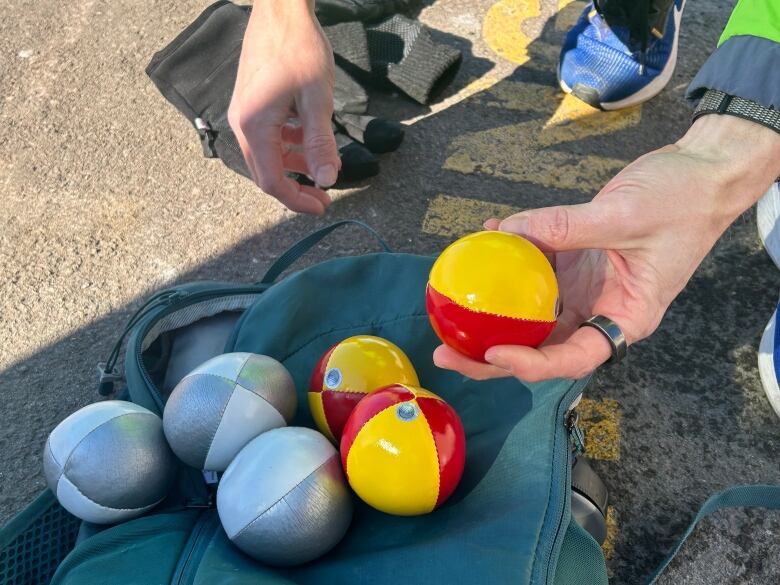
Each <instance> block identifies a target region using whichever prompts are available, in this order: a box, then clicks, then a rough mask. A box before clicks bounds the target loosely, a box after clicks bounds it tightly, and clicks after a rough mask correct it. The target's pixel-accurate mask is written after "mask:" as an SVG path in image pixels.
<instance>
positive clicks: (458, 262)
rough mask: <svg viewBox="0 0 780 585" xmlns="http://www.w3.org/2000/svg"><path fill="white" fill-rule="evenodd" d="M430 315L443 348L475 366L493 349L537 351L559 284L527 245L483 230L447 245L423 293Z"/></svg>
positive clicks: (551, 319) (552, 316) (553, 314)
mask: <svg viewBox="0 0 780 585" xmlns="http://www.w3.org/2000/svg"><path fill="white" fill-rule="evenodd" d="M426 306H427V308H428V316H429V317H430V320H431V325H432V326H433V330H434V331H435V332H436V335H438V336H439V339H441V340H442V341H443V342H444V343H445V344H447V345H449V346H450V347H452V348H454V349H456V350H457V351H459V352H460V353H462V354H464V355H467V356H469V357H470V358H472V359H475V360H478V361H484V356H485V352H486V351H487V350H488V348H490V347H493V346H494V345H529V346H532V347H536V346H537V345H539V344H540V343H542V341H544V340H545V339H546V338H547V336H548V335H549V334H550V332H551V331H552V330H553V327H555V322H556V320H557V318H558V282H557V280H556V278H555V273H554V272H553V269H552V266H550V263H549V262H548V261H547V258H546V257H545V255H544V254H543V253H542V252H541V250H539V248H537V247H536V246H534V245H533V244H532V243H531V242H529V241H528V240H526V239H525V238H521V237H520V236H516V235H514V234H508V233H505V232H497V231H485V232H477V233H474V234H470V235H468V236H465V237H463V238H461V239H459V240H457V241H455V242H453V243H452V244H450V245H449V246H448V247H447V248H446V249H445V250H444V252H442V253H441V255H440V256H439V257H438V258H437V259H436V262H434V264H433V268H432V269H431V274H430V276H429V278H428V288H427V291H426Z"/></svg>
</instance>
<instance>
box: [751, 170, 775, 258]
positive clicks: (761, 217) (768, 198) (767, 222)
mask: <svg viewBox="0 0 780 585" xmlns="http://www.w3.org/2000/svg"><path fill="white" fill-rule="evenodd" d="M756 224H757V225H758V235H759V237H760V238H761V241H762V242H763V244H764V248H766V251H767V253H768V254H769V256H770V257H771V258H772V261H773V262H774V263H775V266H777V267H778V268H780V184H778V183H774V184H773V185H772V186H771V187H770V188H769V191H767V192H766V193H764V196H763V197H761V199H759V200H758V205H756Z"/></svg>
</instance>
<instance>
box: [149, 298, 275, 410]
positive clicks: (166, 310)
mask: <svg viewBox="0 0 780 585" xmlns="http://www.w3.org/2000/svg"><path fill="white" fill-rule="evenodd" d="M266 288H267V287H265V286H263V287H260V286H252V287H240V288H222V289H217V290H210V291H200V292H193V293H190V292H186V291H178V293H179V294H178V295H177V296H171V297H169V300H168V301H167V302H166V303H165V304H164V305H163V309H162V310H161V311H160V312H159V313H158V314H157V316H156V317H157V320H160V319H162V318H163V317H165V316H167V315H170V314H171V313H174V312H176V311H179V310H181V309H183V308H185V307H188V306H190V305H194V304H195V303H199V302H202V301H205V300H208V299H210V298H216V297H224V296H228V295H231V296H232V295H245V294H259V293H262V292H263V291H264V290H265V289H266ZM183 298H186V299H187V300H186V302H184V303H179V302H177V303H176V306H175V307H172V306H171V305H173V301H180V300H181V299H183ZM155 308H160V306H159V305H158V306H156V307H155ZM152 326H153V324H151V323H149V324H147V325H146V327H144V328H143V329H141V330H139V332H138V336H137V338H136V346H135V365H136V367H137V368H138V371H139V372H141V378H142V379H143V381H144V383H145V384H146V387H147V389H148V390H151V392H150V393H151V394H152V398H153V399H154V401H155V402H156V403H157V406H158V407H159V408H160V410H162V409H163V408H164V407H165V402H164V400H163V397H162V394H161V393H160V390H159V389H158V388H157V386H156V385H155V383H154V382H153V381H152V378H151V376H150V375H149V372H147V371H146V367H145V366H144V364H143V359H142V357H141V355H142V348H141V345H142V344H143V340H144V337H146V334H147V333H149V330H150V329H151V328H152Z"/></svg>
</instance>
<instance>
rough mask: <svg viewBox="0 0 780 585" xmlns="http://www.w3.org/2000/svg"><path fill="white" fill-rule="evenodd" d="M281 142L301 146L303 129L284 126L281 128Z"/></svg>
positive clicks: (288, 125) (289, 125)
mask: <svg viewBox="0 0 780 585" xmlns="http://www.w3.org/2000/svg"><path fill="white" fill-rule="evenodd" d="M282 142H286V143H288V144H303V128H302V127H301V126H292V125H291V124H285V125H284V126H282Z"/></svg>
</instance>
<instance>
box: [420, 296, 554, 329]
mask: <svg viewBox="0 0 780 585" xmlns="http://www.w3.org/2000/svg"><path fill="white" fill-rule="evenodd" d="M433 290H436V289H435V288H434V289H433ZM436 292H437V293H438V294H440V295H441V296H442V297H444V298H445V299H447V300H448V301H450V302H451V303H452V304H454V305H458V307H459V308H461V309H463V310H464V311H469V312H470V313H478V314H480V315H490V316H491V317H499V318H501V319H512V320H514V321H525V322H526V323H555V322H556V321H557V319H527V318H525V317H513V316H512V315H502V314H501V313H493V312H492V311H484V310H482V309H472V308H471V307H467V306H466V305H463V304H461V303H459V302H458V301H456V300H455V299H453V298H451V297H450V296H448V295H445V294H444V293H441V292H439V291H437V290H436Z"/></svg>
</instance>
